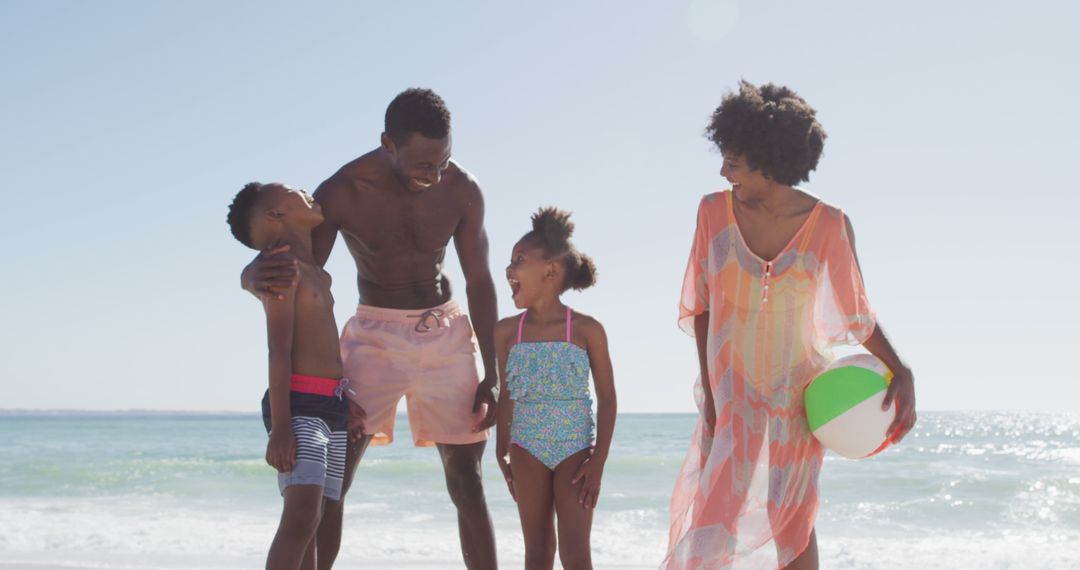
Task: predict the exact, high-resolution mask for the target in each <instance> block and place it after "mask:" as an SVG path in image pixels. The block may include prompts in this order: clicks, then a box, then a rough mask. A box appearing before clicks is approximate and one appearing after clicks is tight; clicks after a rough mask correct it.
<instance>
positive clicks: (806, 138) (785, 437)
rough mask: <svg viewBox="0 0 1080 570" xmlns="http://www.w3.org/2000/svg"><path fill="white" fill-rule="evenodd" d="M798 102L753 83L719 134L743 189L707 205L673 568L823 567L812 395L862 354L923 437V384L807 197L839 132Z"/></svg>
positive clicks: (727, 110) (846, 233)
mask: <svg viewBox="0 0 1080 570" xmlns="http://www.w3.org/2000/svg"><path fill="white" fill-rule="evenodd" d="M815 115H816V112H815V111H814V109H813V108H811V107H810V106H809V105H808V104H807V103H806V101H804V100H803V99H802V98H801V97H799V96H798V95H797V94H796V93H795V92H794V91H792V90H790V89H788V88H786V87H780V86H775V85H771V84H770V85H764V86H762V87H760V88H759V87H755V86H754V85H751V84H749V83H746V82H743V83H742V84H741V86H740V89H739V93H737V94H728V95H727V96H725V97H724V99H723V101H722V103H721V104H720V107H719V108H717V109H716V111H715V113H714V114H713V117H712V122H711V124H710V125H709V127H708V129H707V130H706V132H707V134H708V136H709V138H710V139H711V140H712V141H713V142H715V143H716V144H717V146H719V148H720V152H721V154H722V155H723V158H724V165H723V168H722V169H721V171H720V174H721V175H722V176H723V177H724V178H726V179H727V181H728V182H729V183H731V189H730V190H725V191H723V192H718V193H715V194H710V195H708V196H706V197H705V198H704V199H703V200H702V201H701V205H700V207H699V209H698V217H697V230H696V232H695V234H694V243H693V247H692V248H691V252H690V263H689V266H688V268H687V270H686V278H685V280H684V282H683V289H682V300H681V305H680V308H679V324H680V326H681V327H682V328H683V330H685V331H686V332H687V333H689V334H690V335H691V336H695V337H696V338H697V349H698V361H699V365H700V367H701V382H700V393H699V396H698V400H699V407H700V409H701V418H700V421H699V422H698V427H697V431H696V433H695V435H694V438H693V440H692V441H691V445H690V451H689V454H688V455H687V458H686V462H685V463H684V465H683V468H682V472H681V473H680V475H679V478H678V482H677V483H676V487H675V493H674V496H673V497H672V502H671V513H672V523H671V530H670V534H669V544H668V555H667V558H666V559H665V561H664V565H663V567H664V568H667V569H684V568H686V569H689V568H693V569H697V568H730V567H732V565H735V564H736V563H738V564H739V567H748V568H785V567H786V568H792V569H795V568H817V541H816V538H815V536H814V519H815V517H816V515H817V509H818V487H817V482H818V472H819V471H820V469H821V463H822V454H823V450H822V447H821V445H820V444H819V443H818V442H817V440H815V439H814V437H813V435H812V434H811V433H810V430H809V428H808V426H807V420H806V410H805V408H804V407H803V389H804V388H805V387H806V384H807V383H808V382H810V380H812V379H813V378H814V376H816V375H817V374H818V373H820V372H821V371H822V370H823V369H824V368H825V366H826V365H827V364H828V362H829V361H830V360H831V358H832V356H831V354H830V351H829V347H830V346H831V345H836V344H840V343H845V342H846V343H852V344H855V343H858V344H862V345H863V346H864V347H865V348H866V349H867V350H869V351H870V352H871V353H872V354H874V355H875V356H877V357H878V358H880V359H881V360H882V361H883V362H884V363H885V364H886V365H887V366H888V367H889V368H890V369H891V370H892V371H893V373H894V375H895V377H894V379H893V381H892V383H891V384H890V386H889V390H888V393H887V394H886V397H885V406H886V408H887V407H888V406H891V405H892V404H893V402H894V401H895V403H896V405H897V413H896V420H895V421H894V422H893V424H892V426H891V427H890V433H891V436H892V438H893V439H894V441H898V440H899V439H901V438H902V437H903V436H904V434H906V433H907V432H908V430H910V429H911V427H912V426H913V425H914V423H915V392H914V387H913V386H914V379H913V376H912V373H911V370H910V369H909V368H908V367H907V366H906V365H905V364H904V363H903V361H902V360H901V359H900V357H899V356H898V355H897V354H896V352H895V351H894V350H893V348H892V346H891V344H890V343H889V341H888V339H886V338H885V333H884V332H883V331H882V329H881V326H880V325H878V324H877V323H876V321H875V318H874V314H873V312H872V311H871V310H870V305H869V303H868V302H867V299H866V294H865V292H864V290H863V281H862V276H861V274H860V272H859V265H858V262H857V260H856V258H855V235H854V233H853V232H852V229H851V224H850V222H849V221H848V219H847V216H845V215H844V214H843V212H841V211H840V210H839V209H838V208H836V207H834V206H831V205H828V204H825V203H824V202H822V201H821V200H819V199H818V198H816V197H814V196H812V195H810V194H808V193H807V192H805V191H803V190H801V189H799V188H796V187H795V184H798V183H799V182H802V181H805V180H808V179H809V174H810V171H812V170H814V169H815V168H816V166H817V162H818V158H819V157H820V156H821V151H822V148H823V146H824V141H825V131H824V130H823V129H822V127H821V124H819V123H818V122H817V119H816V118H815Z"/></svg>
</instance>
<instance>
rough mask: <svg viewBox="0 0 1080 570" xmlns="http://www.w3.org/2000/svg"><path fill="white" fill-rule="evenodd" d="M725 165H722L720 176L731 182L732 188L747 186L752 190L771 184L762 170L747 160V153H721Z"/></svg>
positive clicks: (746, 187)
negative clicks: (752, 165)
mask: <svg viewBox="0 0 1080 570" xmlns="http://www.w3.org/2000/svg"><path fill="white" fill-rule="evenodd" d="M721 154H722V155H723V157H724V165H723V166H722V167H720V176H723V177H724V178H726V179H727V181H728V182H729V183H731V189H732V190H736V189H737V188H740V187H741V188H745V189H746V190H749V191H751V192H753V191H756V190H759V189H761V188H764V187H766V186H768V185H769V179H768V178H766V177H765V175H764V174H762V173H761V171H760V170H756V169H751V168H750V165H749V164H748V163H747V162H746V155H744V154H735V153H732V152H724V153H721Z"/></svg>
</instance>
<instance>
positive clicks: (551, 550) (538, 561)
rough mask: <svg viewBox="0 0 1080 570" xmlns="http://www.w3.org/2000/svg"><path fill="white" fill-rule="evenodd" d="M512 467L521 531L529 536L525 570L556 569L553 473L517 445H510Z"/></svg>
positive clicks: (526, 540)
mask: <svg viewBox="0 0 1080 570" xmlns="http://www.w3.org/2000/svg"><path fill="white" fill-rule="evenodd" d="M510 467H511V469H512V470H513V473H514V490H515V494H516V497H517V506H518V514H519V515H520V516H521V531H522V533H523V534H524V535H525V570H551V568H553V567H554V566H555V509H554V508H553V507H554V505H553V503H554V498H553V496H552V492H551V484H552V473H551V470H550V469H548V468H547V466H545V465H544V464H543V463H541V462H540V460H539V459H537V458H535V457H533V456H532V455H530V454H529V452H527V451H525V450H524V449H521V448H520V447H518V446H516V445H511V446H510Z"/></svg>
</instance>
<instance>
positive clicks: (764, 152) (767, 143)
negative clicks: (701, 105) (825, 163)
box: [705, 81, 826, 186]
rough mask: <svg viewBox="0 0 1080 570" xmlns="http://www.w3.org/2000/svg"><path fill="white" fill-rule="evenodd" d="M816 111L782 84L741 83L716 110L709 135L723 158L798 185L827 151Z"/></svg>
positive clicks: (808, 177) (708, 131)
mask: <svg viewBox="0 0 1080 570" xmlns="http://www.w3.org/2000/svg"><path fill="white" fill-rule="evenodd" d="M816 115H817V111H815V110H814V108H813V107H811V106H810V105H809V104H808V103H807V102H806V100H805V99H803V98H802V97H800V96H799V95H798V94H797V93H795V92H794V91H792V90H791V89H789V88H787V87H784V86H782V85H773V84H772V83H766V84H765V85H762V86H761V87H758V86H755V85H752V84H750V83H747V82H746V81H742V82H740V83H739V92H738V93H728V94H727V95H725V96H724V99H723V101H721V103H720V106H719V107H717V108H716V111H714V112H713V115H712V120H711V121H710V122H709V125H708V126H707V127H706V128H705V136H706V137H708V138H709V140H711V141H713V142H714V143H716V145H717V146H718V147H720V152H721V153H723V154H724V156H725V157H728V156H731V157H742V158H745V160H746V162H747V165H748V166H749V167H750V168H751V169H753V170H758V171H760V172H761V173H762V174H763V175H765V176H766V177H767V178H769V179H772V180H774V181H776V182H779V183H781V184H786V185H788V186H794V185H796V184H798V183H799V182H804V181H806V180H809V179H810V172H811V171H813V170H814V169H815V168H817V163H818V159H819V158H821V151H822V150H823V149H824V148H825V136H826V135H825V129H824V128H823V127H822V126H821V123H819V122H818V121H817V118H816Z"/></svg>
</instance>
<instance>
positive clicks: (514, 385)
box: [495, 208, 615, 570]
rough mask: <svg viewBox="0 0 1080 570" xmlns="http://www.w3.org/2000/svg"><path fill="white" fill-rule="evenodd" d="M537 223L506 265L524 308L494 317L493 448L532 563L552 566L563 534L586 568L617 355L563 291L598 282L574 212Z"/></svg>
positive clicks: (566, 551)
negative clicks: (579, 241)
mask: <svg viewBox="0 0 1080 570" xmlns="http://www.w3.org/2000/svg"><path fill="white" fill-rule="evenodd" d="M532 222H533V229H532V231H531V232H529V233H527V234H525V236H524V237H522V238H521V240H520V241H518V243H517V245H515V246H514V249H513V254H512V255H511V258H510V265H509V266H508V267H507V268H506V279H507V281H509V283H510V289H511V291H512V292H513V298H514V305H515V306H516V307H518V308H519V309H525V311H524V312H522V313H521V315H519V316H514V317H508V318H505V319H503V320H501V321H499V323H498V324H497V325H496V326H495V349H496V354H497V356H498V360H499V372H500V373H499V385H500V394H502V396H501V397H500V398H499V408H498V428H497V441H496V448H495V451H496V453H495V455H496V457H497V458H498V461H499V467H500V468H501V469H502V472H503V475H504V476H505V477H506V483H507V485H508V486H509V488H510V495H511V496H513V497H514V500H515V501H517V505H518V513H519V515H520V516H521V529H522V532H523V533H524V535H525V568H526V569H529V570H533V569H550V568H552V567H553V566H554V564H555V546H556V542H557V543H558V547H559V560H560V561H561V562H562V565H563V568H565V569H567V570H571V569H581V568H584V569H588V568H592V560H591V555H590V547H589V533H590V531H591V528H592V514H593V509H594V508H595V507H596V502H597V499H598V497H599V494H600V478H601V477H602V476H603V473H604V462H605V461H606V460H607V455H608V448H609V446H610V445H611V434H612V432H613V431H614V429H615V384H614V378H613V374H612V370H611V358H610V357H609V356H608V348H607V336H606V334H605V333H604V327H603V326H601V325H600V323H599V322H597V321H596V320H595V319H593V318H592V317H590V316H588V315H583V314H581V313H578V312H575V311H572V310H570V308H569V307H567V306H566V305H563V304H562V301H561V300H560V299H559V297H560V295H562V294H563V293H564V292H565V291H566V290H567V289H571V288H572V289H576V290H579V291H580V290H582V289H585V288H587V287H591V286H592V285H593V283H594V282H595V281H596V267H595V266H594V265H593V262H592V260H591V259H589V258H588V257H587V256H585V255H583V254H582V253H581V252H579V251H577V249H575V248H574V246H573V244H571V243H570V235H571V233H573V231H574V224H572V223H571V222H570V214H568V213H566V212H563V211H561V210H558V209H555V208H544V209H541V210H540V211H539V212H538V213H537V214H535V215H534V216H533V217H532ZM590 369H591V370H592V376H593V382H594V386H595V389H596V398H597V400H598V402H597V420H598V423H599V434H598V436H597V438H596V444H595V446H594V445H593V418H592V400H591V399H590V398H589V371H590ZM507 396H508V397H507ZM556 517H558V521H559V526H558V533H557V534H556V531H555V518H556ZM556 537H557V539H558V540H557V541H556Z"/></svg>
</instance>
